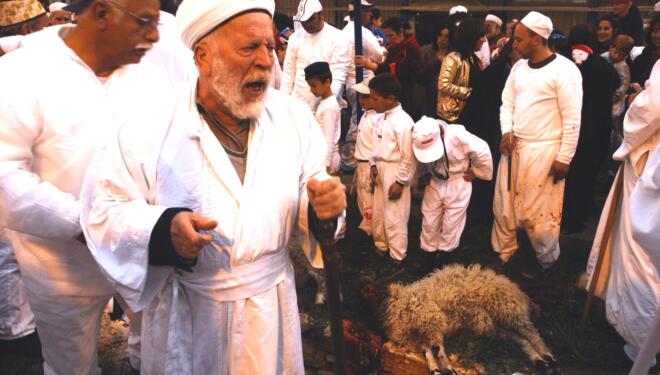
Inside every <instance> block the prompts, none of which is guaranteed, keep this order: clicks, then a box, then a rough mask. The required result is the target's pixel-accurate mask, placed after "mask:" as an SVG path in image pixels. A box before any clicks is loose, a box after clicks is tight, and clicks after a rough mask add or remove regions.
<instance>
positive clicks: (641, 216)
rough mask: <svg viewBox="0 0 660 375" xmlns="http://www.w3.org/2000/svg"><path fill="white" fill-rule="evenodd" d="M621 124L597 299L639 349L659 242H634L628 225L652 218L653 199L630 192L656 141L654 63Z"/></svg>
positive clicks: (653, 292) (659, 85) (590, 267)
mask: <svg viewBox="0 0 660 375" xmlns="http://www.w3.org/2000/svg"><path fill="white" fill-rule="evenodd" d="M623 127H624V140H623V143H622V144H621V147H619V149H618V150H617V151H616V152H615V153H614V158H615V159H616V160H621V161H623V163H622V168H623V171H624V172H623V173H624V174H623V189H622V192H621V194H622V195H621V197H620V200H619V205H618V207H617V211H616V214H615V215H616V217H615V220H614V224H613V226H612V232H611V235H610V238H609V243H608V245H607V246H608V248H609V251H610V254H611V258H610V268H609V278H608V279H607V283H606V286H605V290H604V295H601V297H604V299H605V312H606V315H607V320H608V321H609V322H610V324H612V326H613V327H614V328H615V329H616V330H617V332H618V333H619V334H620V335H621V336H622V337H623V338H624V340H626V342H627V343H628V344H631V345H633V346H635V347H637V348H639V347H641V346H642V343H643V342H644V338H645V337H646V334H647V332H648V330H649V329H650V327H651V324H652V323H653V319H654V317H655V314H656V309H657V307H658V305H659V304H660V273H659V272H658V268H660V264H658V263H656V262H657V260H658V255H657V254H658V251H659V249H660V245H659V244H658V243H657V242H655V243H649V245H650V246H651V247H645V246H643V245H642V244H640V243H638V242H637V241H636V240H635V238H634V232H633V227H634V224H633V223H635V222H636V221H637V222H638V223H644V222H651V221H654V220H657V216H658V215H657V212H655V211H653V210H652V207H653V206H654V205H656V206H657V197H656V198H655V200H654V199H651V200H650V201H648V202H643V204H642V205H641V206H640V205H639V204H636V205H635V206H633V205H632V204H631V203H632V202H631V193H632V192H633V191H634V190H635V188H636V187H637V185H638V184H639V181H640V176H641V175H643V173H644V172H645V168H646V167H650V168H654V166H653V165H654V164H655V163H657V159H655V160H653V164H651V165H646V166H645V164H646V161H647V158H648V157H649V154H650V153H651V152H652V151H653V150H655V149H656V148H657V147H658V144H659V142H660V62H657V63H656V64H655V66H654V67H653V71H652V72H651V77H650V78H649V80H648V81H647V82H646V84H645V89H644V91H643V92H642V93H640V94H639V95H638V96H637V98H635V100H634V101H633V103H632V104H631V106H630V108H629V109H628V112H627V113H626V117H625V119H624V123H623ZM656 158H657V156H656ZM655 168H657V166H656V167H655ZM619 173H621V172H619ZM646 183H647V184H648V182H646ZM642 188H643V187H642ZM613 192H614V189H612V190H611V191H610V194H609V195H608V197H607V201H606V202H605V207H603V214H602V215H601V218H600V222H599V223H598V229H597V231H596V236H595V238H594V243H593V246H592V249H591V255H590V256H589V263H588V264H587V275H588V277H589V283H588V284H587V285H590V284H591V279H592V276H593V273H594V270H595V267H596V262H597V260H598V254H599V250H600V246H601V242H602V241H603V235H604V233H603V232H604V227H605V221H606V220H607V215H608V213H609V211H610V207H611V205H612V199H613ZM645 243H646V242H645ZM602 274H603V273H601V276H602Z"/></svg>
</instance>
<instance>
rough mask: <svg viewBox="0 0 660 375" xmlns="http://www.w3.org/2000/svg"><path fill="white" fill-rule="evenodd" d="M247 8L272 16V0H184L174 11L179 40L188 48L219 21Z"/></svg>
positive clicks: (273, 4)
mask: <svg viewBox="0 0 660 375" xmlns="http://www.w3.org/2000/svg"><path fill="white" fill-rule="evenodd" d="M249 10H265V11H266V12H268V14H270V16H271V17H272V16H273V13H274V12H275V2H274V1H273V0H185V1H184V2H182V3H181V5H180V6H179V10H178V11H177V12H176V24H177V26H178V28H179V32H180V33H181V40H183V43H184V44H185V45H187V46H188V47H189V48H190V49H192V48H193V47H194V46H195V43H197V42H198V41H199V40H200V39H202V37H204V36H205V35H206V34H208V33H209V32H211V31H212V30H213V29H215V28H216V27H217V26H218V25H220V24H221V23H223V22H225V21H227V20H229V19H230V18H232V17H234V16H235V15H237V14H240V13H243V12H246V11H249Z"/></svg>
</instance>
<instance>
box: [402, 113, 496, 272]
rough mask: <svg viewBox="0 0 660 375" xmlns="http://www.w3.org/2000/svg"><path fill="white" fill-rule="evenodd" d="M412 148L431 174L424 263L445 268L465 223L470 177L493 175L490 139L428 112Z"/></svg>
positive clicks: (426, 196) (417, 126) (424, 210)
mask: <svg viewBox="0 0 660 375" xmlns="http://www.w3.org/2000/svg"><path fill="white" fill-rule="evenodd" d="M413 151H414V154H415V157H416V158H417V161H418V162H420V163H423V165H424V167H425V168H424V169H425V171H426V172H427V173H429V174H430V175H431V180H430V182H429V184H428V185H427V186H426V188H425V189H424V199H423V201H422V215H423V217H424V218H423V220H422V233H421V235H420V247H421V248H422V250H424V251H425V254H426V257H425V258H426V260H427V261H426V262H424V264H426V265H428V266H433V265H434V264H435V266H436V267H441V266H442V265H443V264H446V263H449V262H450V261H451V256H450V255H451V253H452V251H453V250H454V249H456V248H457V247H458V244H459V241H460V239H461V234H462V233H463V229H464V228H465V219H466V216H467V207H468V204H469V203H470V196H471V195H472V180H474V179H475V178H479V179H482V180H490V179H492V178H493V158H492V156H491V154H490V149H489V148H488V144H487V143H486V142H485V141H483V140H482V139H481V138H478V137H477V136H475V135H474V134H472V133H470V132H468V131H467V130H465V127H464V126H463V125H447V123H446V122H444V121H441V120H436V119H433V118H430V117H422V119H421V120H419V121H418V122H417V123H416V124H415V127H414V128H413ZM429 258H435V259H429Z"/></svg>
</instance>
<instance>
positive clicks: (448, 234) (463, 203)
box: [419, 176, 472, 252]
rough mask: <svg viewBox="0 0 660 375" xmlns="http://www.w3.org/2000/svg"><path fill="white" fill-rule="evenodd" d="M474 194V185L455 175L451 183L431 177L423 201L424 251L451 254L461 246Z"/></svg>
mask: <svg viewBox="0 0 660 375" xmlns="http://www.w3.org/2000/svg"><path fill="white" fill-rule="evenodd" d="M471 195H472V183H471V182H468V181H465V180H464V179H463V177H462V176H452V179H450V180H441V179H438V178H435V177H433V178H431V181H430V182H429V184H428V185H427V186H426V188H425V189H424V199H423V200H422V215H423V217H424V218H423V220H422V233H421V234H420V236H419V240H420V247H421V248H422V250H424V251H430V252H433V251H436V250H439V251H447V252H448V251H453V250H454V249H456V248H457V247H458V244H459V242H460V239H461V234H463V229H464V228H465V220H466V217H467V207H468V204H469V203H470V196H471Z"/></svg>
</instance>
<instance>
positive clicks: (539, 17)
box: [520, 12, 552, 39]
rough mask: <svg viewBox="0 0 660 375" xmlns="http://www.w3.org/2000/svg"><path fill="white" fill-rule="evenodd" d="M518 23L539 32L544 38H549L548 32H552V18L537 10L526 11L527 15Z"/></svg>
mask: <svg viewBox="0 0 660 375" xmlns="http://www.w3.org/2000/svg"><path fill="white" fill-rule="evenodd" d="M520 23H522V24H523V25H525V26H526V27H527V28H528V29H530V30H532V31H533V32H535V33H537V34H539V35H540V36H542V37H543V38H544V39H548V38H550V34H552V20H550V18H549V17H547V16H545V15H543V14H541V13H539V12H529V13H527V15H526V16H525V17H524V18H523V19H521V20H520Z"/></svg>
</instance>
